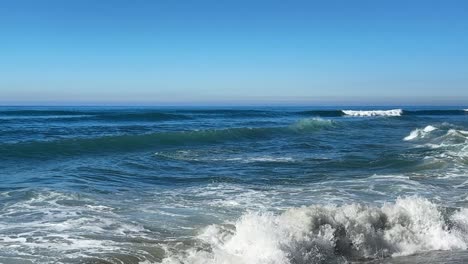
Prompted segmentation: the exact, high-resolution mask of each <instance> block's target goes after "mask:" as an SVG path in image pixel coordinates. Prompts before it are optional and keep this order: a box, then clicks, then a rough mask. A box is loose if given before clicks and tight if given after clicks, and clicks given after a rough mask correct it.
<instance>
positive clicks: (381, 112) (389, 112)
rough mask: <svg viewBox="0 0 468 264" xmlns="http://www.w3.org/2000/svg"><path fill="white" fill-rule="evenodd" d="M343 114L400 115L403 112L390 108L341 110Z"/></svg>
mask: <svg viewBox="0 0 468 264" xmlns="http://www.w3.org/2000/svg"><path fill="white" fill-rule="evenodd" d="M342 111H343V113H344V114H345V115H348V116H401V115H402V114H403V110H402V109H392V110H369V111H364V110H342Z"/></svg>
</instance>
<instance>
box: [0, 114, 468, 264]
mask: <svg viewBox="0 0 468 264" xmlns="http://www.w3.org/2000/svg"><path fill="white" fill-rule="evenodd" d="M465 108H468V107H450V108H441V107H393V108H388V107H387V108H384V107H257V108H240V107H233V108H227V107H218V108H216V107H211V108H169V107H167V108H149V107H147V108H144V107H139V108H136V107H133V108H129V107H127V108H123V107H2V108H0V153H1V159H0V172H1V174H0V177H1V178H0V179H1V184H0V263H166V264H168V263H240V264H242V263H268V264H270V263H271V264H284V263H346V262H347V261H348V262H349V261H352V262H371V263H381V262H391V263H421V262H424V263H440V262H443V261H445V262H450V263H466V262H467V261H468V253H467V248H468V173H467V172H468V112H467V111H465V110H464V109H465ZM343 110H344V111H343ZM348 110H350V111H348ZM377 110H378V111H377Z"/></svg>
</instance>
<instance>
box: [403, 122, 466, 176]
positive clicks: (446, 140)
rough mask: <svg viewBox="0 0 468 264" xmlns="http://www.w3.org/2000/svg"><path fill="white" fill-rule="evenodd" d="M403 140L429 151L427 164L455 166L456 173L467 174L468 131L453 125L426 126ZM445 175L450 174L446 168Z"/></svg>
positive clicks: (412, 132) (425, 159)
mask: <svg viewBox="0 0 468 264" xmlns="http://www.w3.org/2000/svg"><path fill="white" fill-rule="evenodd" d="M403 140H405V141H409V142H413V143H415V144H417V145H416V146H417V147H419V148H426V149H428V151H429V152H428V153H427V156H426V157H425V158H424V161H425V162H426V163H428V162H429V163H431V162H432V163H440V162H442V163H443V164H445V165H446V166H448V165H455V171H454V172H457V174H460V170H461V171H463V172H466V165H467V164H468V131H466V130H463V129H460V128H458V127H455V126H453V125H451V124H447V123H444V124H441V125H439V126H432V125H429V126H426V127H424V128H422V129H421V128H418V129H415V130H413V131H411V132H410V134H409V135H408V136H406V137H405V138H404V139H403ZM445 170H446V171H445V173H444V175H446V174H448V172H450V171H449V170H447V168H445Z"/></svg>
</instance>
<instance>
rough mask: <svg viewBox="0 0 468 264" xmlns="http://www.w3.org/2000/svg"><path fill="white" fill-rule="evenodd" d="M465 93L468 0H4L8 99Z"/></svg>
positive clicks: (1, 57)
mask: <svg viewBox="0 0 468 264" xmlns="http://www.w3.org/2000/svg"><path fill="white" fill-rule="evenodd" d="M467 99H468V1H462V0H460V1H454V0H444V1H442V0H440V1H431V0H425V1H419V0H405V1H400V0H368V1H363V0H353V1H349V0H341V1H338V0H323V1H313V0H308V1H296V0H288V1H285V0H282V1H276V0H269V1H259V0H249V1H244V0H232V1H223V0H197V1H195V0H192V1H189V0H185V1H184V0H147V1H143V0H126V1H125V0H99V1H96V0H67V1H66V0H40V1H37V0H1V1H0V104H4V105H5V104H7V105H8V104H13V105H14V104H34V105H41V104H45V105H47V104H64V105H66V104H111V105H112V104H150V105H151V104H154V105H158V104H165V105H167V104H169V105H170V104H175V105H176V104H249V103H252V104H275V103H284V104H333V103H338V104H339V103H343V104H347V103H362V104H412V103H414V104H467V103H468V100H467Z"/></svg>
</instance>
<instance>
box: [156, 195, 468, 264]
mask: <svg viewBox="0 0 468 264" xmlns="http://www.w3.org/2000/svg"><path fill="white" fill-rule="evenodd" d="M198 239H199V241H200V243H201V245H202V246H201V248H203V250H200V249H189V250H187V251H185V252H182V253H178V254H172V255H169V256H168V257H167V258H166V259H165V260H164V261H163V263H165V264H170V263H171V264H172V263H213V264H215V263H225V264H229V263H232V264H234V263H236V264H242V263H269V264H305V263H347V262H348V261H359V260H373V259H382V258H386V257H392V256H401V255H410V254H414V253H418V252H426V251H433V250H456V249H459V250H466V249H467V248H468V209H460V210H455V209H452V210H448V209H444V208H439V206H437V205H436V204H434V203H432V202H430V201H429V200H426V199H424V198H419V197H406V198H399V199H397V200H396V202H395V203H387V204H384V205H383V206H381V207H373V206H366V205H362V204H348V205H342V206H337V205H314V206H310V207H303V208H294V209H290V210H287V211H285V212H284V213H282V214H279V215H275V214H273V213H254V212H250V213H246V214H244V215H243V216H242V217H241V218H240V219H239V220H237V221H236V222H235V223H234V224H233V225H229V224H227V225H212V226H209V227H207V228H206V229H205V230H204V231H203V232H202V233H201V234H200V235H199V236H198ZM199 248H200V247H199Z"/></svg>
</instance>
